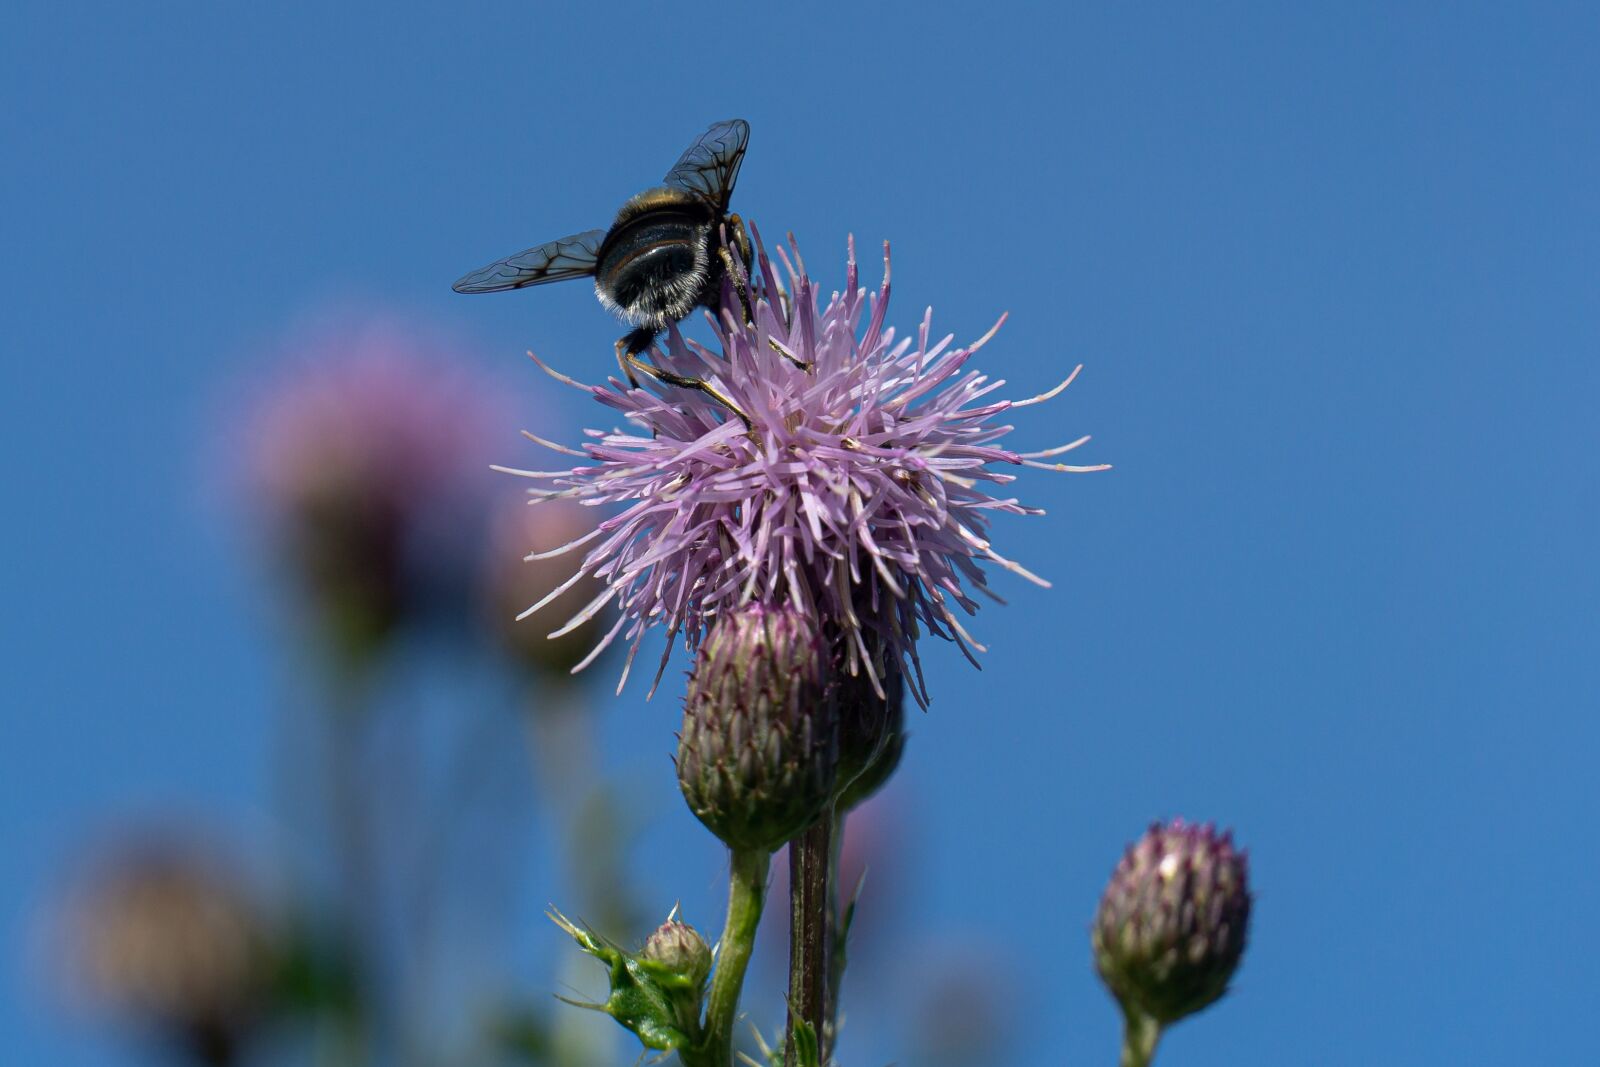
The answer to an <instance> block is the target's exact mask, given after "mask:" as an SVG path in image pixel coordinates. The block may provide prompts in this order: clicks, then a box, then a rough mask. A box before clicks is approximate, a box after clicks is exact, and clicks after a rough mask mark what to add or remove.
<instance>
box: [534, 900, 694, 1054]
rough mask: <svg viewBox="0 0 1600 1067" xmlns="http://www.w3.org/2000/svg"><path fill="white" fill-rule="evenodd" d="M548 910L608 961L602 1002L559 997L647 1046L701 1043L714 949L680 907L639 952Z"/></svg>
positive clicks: (661, 1049)
mask: <svg viewBox="0 0 1600 1067" xmlns="http://www.w3.org/2000/svg"><path fill="white" fill-rule="evenodd" d="M547 914H549V916H550V918H551V920H552V921H553V922H554V923H555V924H556V925H557V926H559V927H561V929H563V930H565V931H566V932H567V933H568V934H569V935H570V936H571V937H572V939H573V940H574V941H576V942H577V943H578V946H579V947H580V948H582V949H583V950H584V951H585V952H587V953H588V954H589V955H591V956H593V957H594V958H595V959H597V960H599V961H600V962H601V963H603V964H605V965H606V972H607V976H608V978H609V980H610V985H611V992H610V994H609V995H608V996H607V997H606V999H605V1001H604V1002H603V1003H586V1002H583V1001H576V1000H568V999H567V998H566V997H561V998H560V999H562V1000H565V1001H566V1002H567V1003H568V1004H572V1005H574V1006H576V1007H579V1008H589V1009H591V1010H593V1011H598V1012H603V1013H605V1014H606V1015H609V1016H611V1017H612V1018H613V1019H615V1020H617V1022H619V1023H621V1024H622V1025H623V1026H625V1027H627V1028H628V1029H629V1030H632V1031H633V1032H634V1034H635V1035H637V1036H638V1038H639V1041H640V1043H641V1044H643V1045H644V1047H645V1048H647V1049H654V1050H656V1051H658V1052H670V1051H672V1050H673V1049H681V1048H693V1047H695V1046H696V1045H698V1044H699V1043H700V1040H701V1036H702V1035H701V1026H700V1009H701V1006H702V1003H703V1002H704V1000H705V993H706V978H707V977H708V976H709V975H710V973H711V949H709V948H707V947H706V943H705V941H704V940H703V939H702V938H701V937H700V935H699V934H697V933H696V932H695V930H694V927H692V926H689V925H688V924H687V923H681V922H678V921H677V919H676V917H675V916H676V914H677V909H676V908H674V909H673V915H671V916H668V918H667V921H666V922H664V923H662V924H661V926H660V927H659V928H658V929H657V930H656V932H655V933H653V934H651V935H650V939H649V940H648V941H646V942H645V945H644V948H643V949H641V950H640V951H638V952H626V951H624V950H623V949H621V948H619V947H618V946H616V945H614V944H612V943H611V942H610V941H607V940H606V939H605V938H603V937H601V936H599V935H598V934H596V933H595V932H594V931H592V930H589V929H587V928H585V927H582V926H579V925H577V924H576V923H574V922H573V921H572V920H570V919H568V918H567V917H566V916H565V915H562V914H561V913H560V912H559V911H555V910H554V909H552V910H551V911H549V912H548V913H547Z"/></svg>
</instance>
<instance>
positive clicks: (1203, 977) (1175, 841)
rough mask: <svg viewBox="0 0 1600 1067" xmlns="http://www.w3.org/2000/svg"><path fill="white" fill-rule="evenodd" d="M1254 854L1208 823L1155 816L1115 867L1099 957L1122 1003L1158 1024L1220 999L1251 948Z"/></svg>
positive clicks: (1097, 940)
mask: <svg viewBox="0 0 1600 1067" xmlns="http://www.w3.org/2000/svg"><path fill="white" fill-rule="evenodd" d="M1249 922H1250V890H1249V863H1248V859H1247V857H1246V855H1245V854H1244V853H1243V852H1242V851H1239V850H1237V849H1235V848H1234V846H1233V836H1232V834H1231V833H1228V832H1224V833H1222V834H1220V835H1219V834H1217V833H1216V831H1215V829H1214V828H1213V827H1212V826H1211V825H1210V824H1209V823H1208V824H1206V825H1204V826H1190V825H1187V824H1185V823H1184V821H1183V820H1182V819H1174V820H1173V821H1172V823H1171V824H1170V825H1168V826H1162V825H1161V824H1160V823H1155V824H1152V825H1151V827H1150V829H1149V831H1147V832H1146V833H1145V835H1144V836H1143V837H1141V838H1140V839H1139V840H1138V841H1137V842H1135V843H1134V844H1133V845H1131V846H1130V847H1129V848H1128V851H1127V852H1126V854H1124V855H1123V857H1122V862H1121V863H1119V864H1118V865H1117V869H1116V871H1115V872H1113V873H1112V875H1111V882H1110V884H1108V885H1107V886H1106V891H1105V895H1104V896H1103V897H1102V898H1101V900H1100V910H1099V913H1098V914H1097V915H1096V916H1095V922H1094V928H1093V933H1092V935H1091V938H1092V941H1093V944H1094V956H1095V966H1096V967H1097V968H1098V969H1099V971H1100V977H1101V979H1102V980H1103V981H1104V982H1105V984H1106V986H1107V988H1109V989H1110V990H1111V993H1112V995H1113V996H1115V997H1116V998H1117V1000H1118V1002H1120V1003H1121V1005H1122V1008H1123V1011H1124V1012H1125V1013H1126V1014H1127V1015H1128V1016H1129V1018H1130V1019H1131V1018H1134V1017H1135V1016H1136V1015H1137V1016H1143V1017H1145V1018H1148V1019H1150V1020H1152V1021H1154V1022H1155V1023H1156V1024H1158V1025H1159V1026H1166V1025H1168V1024H1171V1023H1174V1022H1176V1021H1178V1020H1179V1019H1182V1018H1183V1017H1185V1016H1187V1015H1193V1014H1194V1013H1195V1012H1197V1011H1200V1010H1201V1009H1202V1008H1205V1007H1208V1006H1209V1005H1211V1004H1213V1003H1215V1002H1216V1000H1217V999H1218V998H1220V997H1221V996H1222V994H1223V993H1224V992H1225V991H1226V990H1227V987H1228V981H1229V979H1230V978H1232V977H1233V972H1234V968H1236V967H1237V966H1238V965H1239V958H1240V957H1241V956H1242V955H1243V954H1244V946H1245V935H1246V932H1247V928H1248V926H1249Z"/></svg>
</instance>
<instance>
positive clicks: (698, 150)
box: [662, 119, 750, 211]
mask: <svg viewBox="0 0 1600 1067" xmlns="http://www.w3.org/2000/svg"><path fill="white" fill-rule="evenodd" d="M749 143H750V124H749V123H748V122H746V121H745V120H744V119H729V120H728V121H727V122H719V123H717V124H716V125H715V126H713V127H711V128H710V129H709V130H707V131H706V132H705V133H703V134H701V135H700V139H699V140H698V141H696V142H695V143H694V144H692V145H690V146H689V150H688V151H687V152H685V153H684V154H683V155H682V156H681V157H680V158H679V159H678V162H677V163H675V164H673V167H672V169H671V170H669V171H667V176H666V178H665V179H663V181H662V184H664V185H672V186H676V187H677V188H679V189H687V190H689V191H690V192H691V193H694V194H695V195H697V196H700V197H703V198H704V199H706V200H708V201H710V202H711V203H713V204H715V205H717V208H718V209H719V210H724V211H725V210H727V207H728V198H729V197H730V196H731V195H732V193H733V182H734V179H735V178H737V177H738V176H739V164H740V163H741V162H743V161H744V149H745V146H746V145H747V144H749Z"/></svg>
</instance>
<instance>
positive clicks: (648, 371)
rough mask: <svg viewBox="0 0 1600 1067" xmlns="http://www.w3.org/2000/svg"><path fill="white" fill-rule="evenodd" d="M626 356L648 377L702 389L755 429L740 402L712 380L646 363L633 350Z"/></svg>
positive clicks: (681, 387)
mask: <svg viewBox="0 0 1600 1067" xmlns="http://www.w3.org/2000/svg"><path fill="white" fill-rule="evenodd" d="M617 351H618V352H621V351H622V350H621V348H618V349H617ZM624 358H625V359H626V360H627V365H628V366H629V367H630V368H632V370H636V371H638V372H639V373H641V374H643V375H645V376H646V377H649V378H653V379H655V380H656V381H658V382H662V383H664V384H666V385H675V386H677V387H678V388H679V389H698V390H700V391H701V392H702V393H704V394H706V396H709V397H710V398H711V399H712V400H715V401H716V402H717V403H719V404H721V405H722V406H723V407H725V408H727V409H728V410H729V411H731V412H733V413H734V414H735V415H737V416H739V421H740V422H742V423H744V428H745V429H747V430H753V429H755V427H754V425H753V424H752V423H751V422H750V416H749V415H746V414H745V413H744V410H743V409H742V408H740V407H739V405H738V404H735V403H734V402H733V401H732V400H731V399H729V398H728V396H727V395H726V394H725V393H723V392H722V390H720V389H718V388H717V387H716V386H714V385H712V384H711V383H710V382H707V381H702V380H701V379H699V378H687V377H685V376H684V375H682V374H674V373H672V372H671V371H667V370H662V369H661V368H660V367H655V366H651V365H650V364H649V363H646V362H645V361H644V360H642V359H640V358H639V357H638V356H636V355H634V354H633V353H632V352H629V353H628V354H627V356H625V357H624ZM628 376H629V377H630V378H631V377H633V375H632V373H631V371H630V373H629V375H628Z"/></svg>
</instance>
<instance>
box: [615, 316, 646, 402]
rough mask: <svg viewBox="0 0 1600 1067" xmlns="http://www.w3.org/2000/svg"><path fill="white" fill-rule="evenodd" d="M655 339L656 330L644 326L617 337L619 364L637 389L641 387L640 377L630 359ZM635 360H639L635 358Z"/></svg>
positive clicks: (630, 382)
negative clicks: (637, 375)
mask: <svg viewBox="0 0 1600 1067" xmlns="http://www.w3.org/2000/svg"><path fill="white" fill-rule="evenodd" d="M655 339H656V332H655V331H654V330H648V329H645V328H644V327H643V326H641V327H639V329H637V330H633V331H630V332H629V333H627V334H626V335H624V336H622V337H619V338H617V366H618V367H621V368H622V373H623V374H624V375H625V376H626V377H627V379H628V384H629V385H630V386H632V387H633V388H635V389H637V388H639V379H638V378H635V377H634V376H633V368H632V367H631V366H629V364H628V361H629V360H631V359H633V357H634V356H636V355H638V354H639V353H640V352H643V351H644V350H645V349H647V348H649V347H650V343H651V342H652V341H654V340H655ZM635 362H637V361H636V360H635Z"/></svg>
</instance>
